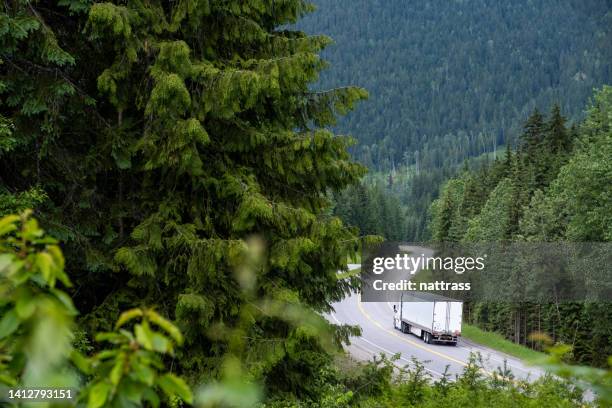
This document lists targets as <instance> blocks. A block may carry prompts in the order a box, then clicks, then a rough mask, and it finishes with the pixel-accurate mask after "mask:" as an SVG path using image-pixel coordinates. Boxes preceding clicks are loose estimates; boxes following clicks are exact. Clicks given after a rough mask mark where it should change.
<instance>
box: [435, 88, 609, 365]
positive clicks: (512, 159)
mask: <svg viewBox="0 0 612 408" xmlns="http://www.w3.org/2000/svg"><path fill="white" fill-rule="evenodd" d="M610 112H612V88H610V87H609V86H605V87H604V88H603V89H602V90H601V91H599V92H597V93H596V95H595V97H594V100H593V104H592V106H591V107H590V108H589V109H588V111H587V117H586V119H585V121H584V122H582V123H581V124H580V126H579V128H574V127H573V128H567V126H566V123H565V122H566V120H565V118H564V117H563V116H562V115H561V114H560V109H559V107H558V106H553V108H552V110H551V113H550V115H549V116H548V117H547V118H544V117H542V115H541V114H540V113H539V112H538V111H535V112H534V113H533V114H532V115H531V116H530V118H529V119H528V120H527V122H526V124H525V128H524V132H523V134H522V136H521V138H520V140H521V144H520V146H519V148H518V150H517V151H516V152H514V153H513V152H511V151H510V150H507V152H506V157H505V158H504V160H503V161H502V160H496V161H495V162H494V163H493V164H492V166H490V167H484V168H481V169H479V170H475V171H465V172H463V173H462V174H461V175H460V176H459V177H457V178H455V179H451V180H450V181H448V182H447V183H446V184H445V185H444V187H443V188H442V189H441V192H440V198H439V199H437V200H436V201H434V203H433V204H432V206H431V215H432V217H431V223H430V226H431V231H432V236H433V237H434V238H435V240H436V241H439V242H444V241H532V242H547V241H577V242H607V241H610V238H611V237H612V234H611V233H610V225H612V219H611V218H610V214H612V199H611V188H612V167H611V164H610V157H612V148H611V146H612V133H611V131H610V129H611V128H612V124H611V123H610V118H611V116H610ZM474 180H479V185H480V186H479V187H475V186H474V185H473V183H474ZM462 204H464V205H462ZM585 267H591V268H593V266H588V265H585ZM596 267H597V266H596ZM467 315H468V316H470V319H471V320H472V321H473V322H475V323H476V324H478V325H479V326H481V327H482V328H484V329H486V330H493V331H497V332H499V333H501V334H503V335H504V336H506V337H507V338H509V339H512V340H514V341H516V342H517V343H521V344H526V345H529V346H532V347H539V344H538V343H537V342H534V341H533V340H531V339H530V338H529V335H530V333H533V332H543V333H546V334H547V335H548V336H550V337H551V338H552V339H553V341H555V342H557V341H558V342H564V343H567V344H571V345H573V354H572V355H571V356H570V359H571V360H573V361H576V362H581V363H587V364H592V365H596V366H605V365H606V364H607V362H606V356H607V355H608V354H610V352H612V326H610V325H609V324H607V323H606V322H610V321H612V320H610V316H609V307H608V306H607V305H602V304H595V303H582V304H580V303H562V304H552V305H550V304H543V305H540V304H530V303H522V304H516V305H507V304H495V303H487V304H482V303H475V304H470V305H469V306H468V312H467ZM594 322H600V323H597V324H595V323H594ZM595 326H597V330H593V327H595Z"/></svg>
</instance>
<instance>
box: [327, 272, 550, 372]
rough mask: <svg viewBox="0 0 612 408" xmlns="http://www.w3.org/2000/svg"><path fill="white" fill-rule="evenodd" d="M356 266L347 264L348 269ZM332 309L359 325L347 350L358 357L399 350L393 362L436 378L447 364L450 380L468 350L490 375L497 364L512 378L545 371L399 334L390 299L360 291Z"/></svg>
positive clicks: (470, 346)
mask: <svg viewBox="0 0 612 408" xmlns="http://www.w3.org/2000/svg"><path fill="white" fill-rule="evenodd" d="M355 267H359V265H349V268H355ZM333 307H334V310H335V311H334V312H333V313H331V314H330V315H329V316H328V318H329V319H330V321H331V322H332V323H336V324H351V325H359V326H360V327H361V329H362V335H361V336H360V337H353V338H351V344H350V345H349V346H348V352H349V353H350V354H351V355H352V356H353V357H355V358H357V359H359V360H370V359H371V358H372V356H375V355H376V356H378V355H380V353H385V354H386V355H387V356H390V355H393V354H396V353H400V354H401V358H400V360H398V361H397V362H396V365H398V366H400V367H403V366H406V365H411V362H412V360H411V359H412V358H416V359H417V360H419V361H420V362H422V363H423V364H424V366H425V369H426V370H427V372H428V373H429V374H430V375H431V377H432V379H434V380H435V379H438V378H440V377H441V376H442V373H444V370H445V369H446V367H447V366H448V372H449V373H450V374H451V376H452V379H454V378H455V374H460V373H461V372H462V371H463V369H464V368H465V366H466V365H467V363H468V360H469V357H470V353H475V352H480V354H481V356H482V358H483V371H484V373H485V374H488V375H492V373H493V372H494V371H496V370H497V369H498V367H503V365H504V361H506V366H507V367H508V368H509V369H510V370H511V371H512V373H513V374H514V376H515V378H517V379H518V378H520V379H526V380H534V379H536V378H538V377H540V376H542V375H543V374H544V371H543V370H541V369H539V368H537V367H533V366H528V365H526V364H525V363H523V362H522V361H520V360H518V359H517V358H515V357H512V356H509V355H506V354H503V353H500V352H498V351H495V350H492V349H489V348H486V347H483V346H480V345H478V344H475V343H472V342H467V341H465V340H460V341H459V343H458V344H457V346H450V345H442V344H426V343H424V342H423V341H422V340H421V339H420V338H418V337H416V336H414V335H411V334H405V333H401V332H400V331H399V330H396V329H394V327H393V306H392V303H391V302H361V301H360V295H359V294H353V295H352V296H350V297H347V298H345V299H344V300H342V301H341V302H338V303H335V304H334V305H333Z"/></svg>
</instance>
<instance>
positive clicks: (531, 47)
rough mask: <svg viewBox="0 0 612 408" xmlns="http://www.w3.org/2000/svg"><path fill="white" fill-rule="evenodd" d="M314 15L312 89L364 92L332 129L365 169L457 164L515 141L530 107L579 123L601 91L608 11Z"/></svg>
mask: <svg viewBox="0 0 612 408" xmlns="http://www.w3.org/2000/svg"><path fill="white" fill-rule="evenodd" d="M315 4H316V5H317V6H318V11H317V12H315V13H313V14H311V15H309V16H307V17H306V18H305V19H304V20H303V21H302V22H301V24H300V27H301V28H303V29H304V30H306V31H307V32H310V33H324V34H325V35H329V36H330V37H332V38H333V39H334V41H335V45H334V46H331V47H329V48H328V49H327V50H326V51H325V52H324V54H323V55H324V57H325V58H326V59H327V60H328V61H330V63H331V68H330V69H329V70H328V71H326V72H325V73H324V74H323V75H322V78H321V81H320V84H319V85H320V86H321V87H322V88H329V87H335V86H340V85H344V84H347V83H352V84H358V85H359V86H363V87H365V88H366V89H367V90H368V91H369V92H370V101H369V102H367V103H364V104H363V105H362V106H360V107H359V109H358V110H357V111H356V112H355V113H354V114H352V115H349V117H347V118H346V119H344V120H343V121H342V122H341V125H340V128H341V130H342V131H343V132H348V133H352V134H354V135H355V136H356V137H357V138H358V139H359V141H360V145H359V146H358V147H357V148H356V152H355V153H356V156H357V158H358V159H359V160H360V161H362V162H363V163H365V164H366V165H368V166H369V167H371V168H390V167H392V166H393V165H396V166H397V165H398V164H399V163H400V162H408V163H409V164H413V163H416V162H417V161H418V162H419V166H420V167H421V168H428V167H434V168H439V167H440V166H442V165H443V164H445V165H448V164H449V163H460V162H461V161H462V159H463V158H464V157H465V156H466V155H476V154H480V153H482V152H484V151H491V150H493V149H495V146H499V145H501V144H503V143H504V142H505V140H506V139H509V138H510V139H513V138H515V137H516V135H518V134H519V133H520V126H521V123H522V122H523V121H524V119H525V118H526V117H527V115H528V114H529V112H531V111H532V110H533V109H534V107H540V108H541V109H547V107H549V106H551V105H552V104H553V103H558V104H560V105H561V106H562V107H563V109H564V113H565V114H566V115H567V116H568V117H569V118H570V119H578V118H579V117H580V116H581V113H582V112H581V110H582V107H583V106H584V104H585V103H586V101H587V99H588V97H589V95H591V93H592V90H593V88H594V87H599V86H601V85H602V84H604V83H609V82H610V79H611V69H610V64H609V61H610V60H612V35H611V31H610V28H611V27H612V13H611V10H612V2H610V1H609V0H586V1H585V0H565V1H553V0H538V1H531V0H517V1H512V2H505V1H496V0H456V1H438V2H435V1H399V0H316V1H315ZM418 150H421V151H420V152H419V153H416V152H417V151H418Z"/></svg>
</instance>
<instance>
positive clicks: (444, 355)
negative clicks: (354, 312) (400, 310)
mask: <svg viewBox="0 0 612 408" xmlns="http://www.w3.org/2000/svg"><path fill="white" fill-rule="evenodd" d="M357 307H358V308H359V311H360V312H361V313H362V314H363V315H364V316H365V317H366V319H368V320H369V321H371V322H372V323H374V324H375V325H376V326H378V327H379V328H380V329H382V330H383V331H385V332H387V333H389V334H391V335H393V336H395V337H397V338H398V339H400V340H401V341H403V342H404V343H408V344H410V345H412V346H414V347H417V348H420V349H422V350H425V351H427V352H429V353H432V354H435V355H437V356H439V357H442V358H444V359H446V360H449V361H452V362H454V363H457V364H461V365H462V366H467V363H466V362H465V361H461V360H457V359H456V358H454V357H451V356H449V355H448V354H444V353H440V352H439V351H436V350H432V349H430V348H428V347H425V346H423V345H422V344H419V343H417V342H415V341H412V340H409V339H407V338H406V337H404V336H400V335H399V334H397V333H395V332H393V331H391V330H389V329H387V328H385V327H384V326H383V325H382V324H380V323H379V322H377V321H376V320H374V319H372V318H371V317H370V315H369V314H368V313H367V312H366V311H365V309H364V308H363V305H362V304H361V301H360V300H357Z"/></svg>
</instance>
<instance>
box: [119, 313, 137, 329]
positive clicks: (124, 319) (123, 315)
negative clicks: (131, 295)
mask: <svg viewBox="0 0 612 408" xmlns="http://www.w3.org/2000/svg"><path fill="white" fill-rule="evenodd" d="M141 316H142V309H131V310H128V311H125V312H123V313H121V316H119V319H118V320H117V323H116V324H115V329H118V328H120V327H121V326H123V325H124V324H126V323H127V322H129V321H130V320H132V319H135V318H137V317H141Z"/></svg>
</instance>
